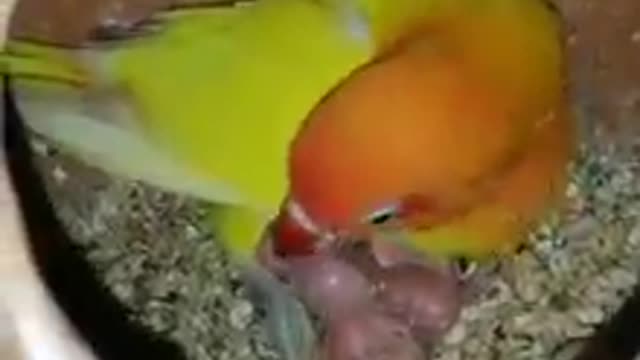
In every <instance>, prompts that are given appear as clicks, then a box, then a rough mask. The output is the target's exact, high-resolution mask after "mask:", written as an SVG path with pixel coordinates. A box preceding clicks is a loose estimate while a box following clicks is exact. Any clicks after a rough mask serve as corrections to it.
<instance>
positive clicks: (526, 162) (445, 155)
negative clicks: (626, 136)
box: [290, 0, 573, 256]
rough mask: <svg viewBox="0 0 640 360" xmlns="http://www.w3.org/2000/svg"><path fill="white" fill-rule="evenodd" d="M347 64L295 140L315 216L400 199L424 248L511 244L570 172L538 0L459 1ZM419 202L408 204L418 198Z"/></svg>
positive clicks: (359, 221) (471, 249)
mask: <svg viewBox="0 0 640 360" xmlns="http://www.w3.org/2000/svg"><path fill="white" fill-rule="evenodd" d="M458 3H460V4H463V6H451V7H450V8H447V9H446V11H443V12H442V13H441V14H440V16H438V17H436V18H433V19H430V20H429V21H428V22H426V23H425V24H423V26H422V27H421V28H418V29H416V28H414V29H412V32H411V34H410V35H407V36H406V37H404V38H401V39H400V40H398V41H395V42H394V43H393V44H392V45H391V46H389V47H388V48H386V49H384V51H383V53H382V55H381V56H380V57H379V58H377V59H376V61H374V62H372V63H370V64H369V65H367V66H365V67H363V68H361V69H359V70H358V71H357V72H355V73H353V74H352V75H351V76H350V77H349V78H348V79H347V80H346V81H345V82H344V83H343V84H341V85H340V86H339V87H337V88H336V89H334V91H333V92H332V93H331V94H329V95H328V96H327V97H326V98H325V99H324V101H323V102H322V103H320V104H319V105H318V106H317V107H316V109H315V110H314V111H313V112H312V114H311V115H310V117H309V118H308V120H307V122H306V124H305V126H304V127H303V129H302V130H301V132H300V134H299V136H298V137H297V139H296V141H295V142H294V143H293V145H292V153H291V162H290V169H291V196H292V198H293V199H295V200H296V201H297V202H298V203H300V204H301V205H302V206H303V207H304V209H305V211H306V213H307V214H308V215H309V217H310V218H311V219H313V220H314V221H315V222H316V223H317V225H318V226H319V227H321V228H327V229H345V230H353V231H355V230H356V229H362V228H366V229H367V230H375V228H376V227H378V225H376V226H372V225H369V224H365V223H363V219H364V218H365V217H366V215H367V214H369V213H371V212H373V211H375V210H376V209H377V208H380V207H384V206H385V205H388V204H393V203H398V204H399V205H398V206H399V207H400V209H403V206H404V209H407V208H408V207H411V209H418V211H405V212H404V213H403V212H402V211H399V212H398V213H397V214H396V215H398V216H397V217H396V219H393V221H391V222H389V223H388V224H385V225H384V228H385V229H387V230H389V228H391V229H398V230H401V231H402V232H403V233H405V235H406V236H407V237H408V238H409V240H410V242H411V243H412V244H413V245H414V246H416V247H418V248H422V249H424V250H427V251H441V252H445V253H456V254H463V255H471V256H476V255H484V254H487V253H495V252H501V251H504V250H507V249H511V248H513V247H514V245H517V244H518V241H517V239H521V238H522V236H519V235H521V234H522V232H523V231H525V230H526V229H528V226H529V225H531V224H532V223H533V222H535V221H536V220H537V219H539V217H540V216H541V215H543V214H544V212H545V211H546V209H548V208H549V206H551V205H552V204H553V201H554V200H555V199H556V198H557V195H558V194H559V193H561V190H562V188H563V185H564V182H565V180H566V176H565V171H566V165H567V162H568V161H569V159H570V157H571V154H572V149H573V124H572V119H571V116H570V112H569V110H568V100H567V96H566V94H565V84H564V81H565V79H564V63H563V47H562V42H561V40H560V31H559V28H558V19H557V17H556V14H554V13H553V12H552V11H551V10H550V8H549V7H548V6H547V5H546V4H544V3H543V2H541V1H538V0H530V1H529V0H527V1H513V0H493V1H485V2H477V3H475V4H471V3H473V2H465V1H459V2H458ZM416 204H417V206H416Z"/></svg>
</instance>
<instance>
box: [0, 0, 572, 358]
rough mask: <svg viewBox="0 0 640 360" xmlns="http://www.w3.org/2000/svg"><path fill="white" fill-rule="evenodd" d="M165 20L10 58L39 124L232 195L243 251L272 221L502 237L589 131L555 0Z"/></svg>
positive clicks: (226, 218)
mask: <svg viewBox="0 0 640 360" xmlns="http://www.w3.org/2000/svg"><path fill="white" fill-rule="evenodd" d="M157 18H158V19H159V20H160V21H161V23H162V24H163V26H162V27H161V29H159V30H149V31H148V33H146V34H144V31H143V34H142V35H141V36H137V37H134V38H128V39H122V40H116V41H113V42H110V43H105V44H101V43H96V44H88V45H87V46H86V47H83V48H79V49H61V48H53V47H49V46H46V45H42V44H35V43H30V42H28V41H11V42H9V44H8V45H7V48H6V52H5V53H4V54H3V55H2V57H1V58H0V61H2V62H3V63H0V65H2V68H0V71H4V72H8V73H10V74H12V75H14V77H15V78H16V80H15V81H14V84H15V88H16V92H17V94H18V100H19V105H20V108H21V110H22V112H23V113H24V115H25V117H26V119H27V121H28V123H29V125H30V126H31V128H32V129H34V130H35V131H36V132H39V133H42V134H44V135H46V136H48V137H50V138H52V139H54V140H56V141H58V142H59V143H61V144H62V145H63V146H64V147H66V148H67V149H69V150H70V151H72V152H73V153H75V154H77V155H78V156H81V157H83V158H84V159H85V160H86V161H87V162H89V163H90V164H93V165H96V166H100V167H103V168H105V169H107V170H109V171H112V172H116V173H120V174H122V175H126V176H129V177H132V178H137V179H142V180H146V181H148V182H150V183H153V184H156V185H159V186H162V187H165V188H168V189H171V190H175V191H179V192H182V193H187V194H191V195H195V196H197V197H200V198H203V199H206V200H209V201H210V202H212V203H214V204H215V205H216V207H215V211H214V214H215V216H214V220H215V224H216V230H217V231H218V233H219V238H220V239H221V240H222V241H223V242H224V243H225V245H226V246H227V248H228V249H229V250H230V252H231V253H232V254H234V255H235V256H236V258H237V259H241V261H243V262H245V263H250V262H251V259H252V258H253V256H254V252H255V248H256V245H257V243H258V241H259V240H260V238H261V234H262V233H263V231H264V229H265V228H267V227H268V226H269V224H270V223H272V224H273V234H274V246H275V248H277V250H278V251H280V252H282V253H285V254H286V253H289V254H295V253H300V252H309V251H313V247H314V246H315V244H316V242H317V239H336V238H340V239H343V238H344V239H346V238H349V237H350V236H352V235H357V237H359V238H360V237H362V236H364V237H370V238H372V239H375V238H379V237H381V238H384V239H387V238H389V239H401V242H402V243H403V244H407V245H408V246H410V247H411V248H413V249H416V250H418V251H420V252H423V253H425V254H429V255H432V254H436V255H440V256H443V257H445V258H448V257H454V256H463V257H468V258H483V257H486V256H489V255H495V254H502V253H506V252H508V251H511V250H513V249H514V248H515V247H517V246H518V245H519V244H520V243H521V241H522V239H523V235H524V233H525V232H526V231H527V230H528V229H529V228H530V226H531V225H533V224H535V222H536V221H538V220H539V219H540V218H541V216H543V215H544V214H545V213H546V212H547V211H548V210H549V209H551V206H552V205H554V204H555V201H556V200H557V199H559V195H560V194H562V190H563V187H564V184H565V181H566V174H565V172H566V165H567V163H568V161H569V160H570V159H571V156H572V151H573V145H574V140H573V136H574V135H573V134H574V131H573V122H572V118H571V114H570V111H569V102H568V98H567V94H566V89H565V82H566V79H565V76H566V74H565V59H564V49H563V42H562V30H561V22H560V19H559V17H558V15H557V14H556V13H555V12H554V10H553V9H552V8H551V6H550V5H549V4H548V3H547V2H545V1H544V0H258V1H256V2H253V3H247V4H244V3H243V4H236V5H235V6H217V7H210V8H200V9H193V10H182V11H173V12H168V13H162V14H158V15H157ZM143 30H144V29H143ZM263 275H264V274H262V275H257V276H263ZM284 332H286V331H284ZM287 336H288V335H287ZM303 342H304V341H303ZM294 347H295V346H294ZM292 354H293V355H290V357H289V358H291V359H299V358H301V357H300V355H299V354H298V355H296V352H295V351H292Z"/></svg>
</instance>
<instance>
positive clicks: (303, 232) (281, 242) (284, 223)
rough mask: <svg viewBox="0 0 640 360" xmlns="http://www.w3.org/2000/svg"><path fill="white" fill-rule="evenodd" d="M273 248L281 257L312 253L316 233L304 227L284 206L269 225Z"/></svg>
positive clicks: (314, 249)
mask: <svg viewBox="0 0 640 360" xmlns="http://www.w3.org/2000/svg"><path fill="white" fill-rule="evenodd" d="M271 229H272V234H273V250H274V252H275V253H276V254H277V255H278V256H281V257H287V256H304V255H312V254H313V253H315V251H316V246H315V245H316V241H317V239H318V237H317V235H316V234H315V233H313V232H312V231H310V230H308V229H306V228H304V227H303V226H302V225H301V224H300V223H299V222H298V221H297V220H296V219H295V218H294V217H292V216H291V213H290V212H289V211H288V209H287V208H286V206H285V207H284V208H283V209H282V210H281V211H280V214H279V215H278V217H277V218H276V219H275V220H274V221H273V223H272V225H271Z"/></svg>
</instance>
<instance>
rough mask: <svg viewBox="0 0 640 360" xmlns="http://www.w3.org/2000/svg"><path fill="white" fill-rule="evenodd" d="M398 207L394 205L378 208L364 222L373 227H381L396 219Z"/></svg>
mask: <svg viewBox="0 0 640 360" xmlns="http://www.w3.org/2000/svg"><path fill="white" fill-rule="evenodd" d="M397 213H398V207H397V206H396V205H392V206H386V207H383V208H380V209H378V210H376V211H374V212H372V213H371V214H369V215H368V216H367V217H366V219H365V221H366V222H367V223H369V224H373V225H381V224H384V223H386V222H387V221H389V220H391V219H393V218H394V217H396V215H397Z"/></svg>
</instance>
